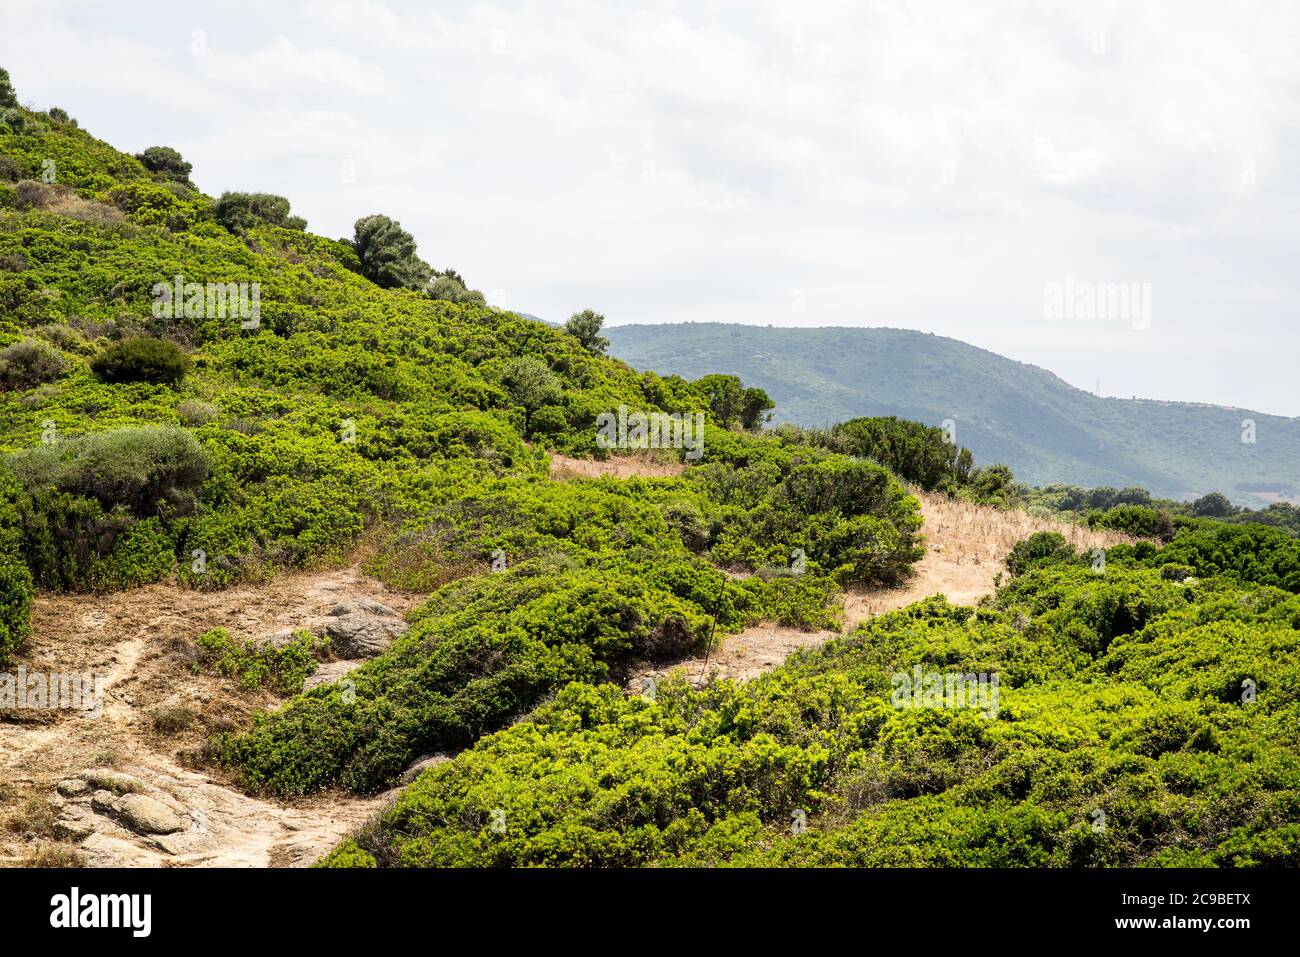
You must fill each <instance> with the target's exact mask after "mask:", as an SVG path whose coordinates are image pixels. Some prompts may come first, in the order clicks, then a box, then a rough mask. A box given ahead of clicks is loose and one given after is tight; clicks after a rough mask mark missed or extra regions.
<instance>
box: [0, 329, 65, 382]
mask: <svg viewBox="0 0 1300 957" xmlns="http://www.w3.org/2000/svg"><path fill="white" fill-rule="evenodd" d="M66 369H67V362H66V361H65V360H64V358H63V356H62V355H61V354H60V353H59V351H58V350H57V349H55V348H53V347H52V346H49V345H47V344H46V343H44V342H41V341H39V340H37V339H20V340H19V341H18V342H15V343H13V345H10V346H6V347H5V348H4V349H0V391H15V390H23V389H33V388H35V387H36V386H38V385H40V384H41V383H43V382H53V381H54V380H55V379H57V378H58V377H59V376H61V375H63V373H64V371H65V370H66Z"/></svg>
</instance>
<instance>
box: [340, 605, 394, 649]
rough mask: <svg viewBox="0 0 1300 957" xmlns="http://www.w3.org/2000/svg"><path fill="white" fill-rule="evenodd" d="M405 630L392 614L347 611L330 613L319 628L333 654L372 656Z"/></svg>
mask: <svg viewBox="0 0 1300 957" xmlns="http://www.w3.org/2000/svg"><path fill="white" fill-rule="evenodd" d="M339 607H340V608H342V607H344V606H342V605H340V606H339ZM337 610H338V609H335V611H337ZM409 629H410V626H409V625H407V624H406V622H404V621H402V619H400V618H398V617H395V616H393V617H390V616H388V615H378V614H375V613H373V612H368V611H350V612H347V613H345V614H341V615H336V614H334V613H333V612H331V613H330V616H329V617H328V618H326V619H325V621H324V622H323V627H322V629H321V631H322V633H323V634H324V635H325V637H326V638H328V639H329V643H330V651H332V652H333V653H334V655H335V656H336V657H338V658H373V657H374V656H375V655H377V654H380V653H381V652H383V650H384V649H385V648H387V647H388V646H389V645H390V644H392V641H393V639H394V638H396V637H398V636H399V635H404V634H406V632H407V631H408V630H409Z"/></svg>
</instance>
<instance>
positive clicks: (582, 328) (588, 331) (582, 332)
mask: <svg viewBox="0 0 1300 957" xmlns="http://www.w3.org/2000/svg"><path fill="white" fill-rule="evenodd" d="M604 325H605V317H604V316H602V315H601V314H600V313H598V312H596V311H595V310H592V309H584V310H582V312H575V313H574V314H573V315H571V316H570V317H569V321H568V322H566V323H565V324H564V328H565V329H566V330H568V332H569V335H571V336H573V337H574V338H575V339H577V340H578V341H579V342H581V343H582V347H583V348H584V349H586V350H587V351H588V352H590V353H591V354H592V355H593V356H601V355H604V354H605V350H606V349H608V348H609V340H608V339H606V338H605V337H604V336H602V335H601V334H600V330H601V328H602V327H603V326H604Z"/></svg>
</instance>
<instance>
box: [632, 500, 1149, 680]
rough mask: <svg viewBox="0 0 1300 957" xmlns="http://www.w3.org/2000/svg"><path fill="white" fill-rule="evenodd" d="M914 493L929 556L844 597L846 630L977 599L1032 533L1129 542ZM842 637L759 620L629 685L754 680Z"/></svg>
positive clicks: (1085, 543)
mask: <svg viewBox="0 0 1300 957" xmlns="http://www.w3.org/2000/svg"><path fill="white" fill-rule="evenodd" d="M912 492H913V494H914V495H916V497H917V498H918V499H919V500H920V502H921V514H922V517H923V519H924V522H925V524H924V526H923V529H922V531H923V533H924V535H925V540H926V549H925V555H924V556H923V557H922V558H921V560H920V561H919V562H917V563H916V565H915V566H913V576H912V578H911V580H910V581H909V582H908V583H907V584H906V585H904V586H903V587H901V588H873V589H860V590H852V591H850V592H848V593H847V594H846V595H845V596H844V626H845V627H844V630H845V631H852V630H853V629H854V628H856V627H857V626H858V625H859V624H861V623H862V622H863V621H866V620H867V619H868V618H872V617H874V616H875V615H879V614H883V613H884V612H888V611H896V610H898V609H899V608H906V607H907V606H908V605H910V604H912V603H914V602H917V601H920V600H921V599H923V598H928V597H929V596H931V595H944V596H946V597H947V599H948V601H950V602H952V603H953V604H955V605H975V604H978V603H979V600H980V599H981V598H983V597H984V596H985V595H990V594H992V593H993V591H994V590H995V588H996V587H997V584H996V583H997V577H998V575H999V574H1001V573H1003V572H1005V571H1006V563H1005V559H1006V556H1007V553H1008V552H1010V551H1011V549H1012V547H1013V546H1014V545H1015V544H1016V542H1018V541H1021V540H1022V539H1024V538H1028V537H1029V536H1030V535H1032V534H1033V533H1034V532H1039V531H1058V532H1060V533H1061V534H1063V535H1065V536H1066V538H1067V539H1068V540H1069V541H1070V542H1071V543H1072V544H1073V545H1074V546H1075V547H1077V548H1105V547H1108V546H1110V545H1117V544H1119V543H1120V542H1125V541H1130V539H1129V538H1127V537H1126V536H1123V535H1119V534H1117V533H1115V532H1096V531H1092V530H1090V529H1087V528H1083V527H1080V526H1078V525H1067V524H1064V523H1059V522H1054V521H1052V520H1051V519H1045V518H1038V517H1036V516H1033V515H1029V514H1028V513H1026V512H1022V511H1003V510H999V509H996V508H990V507H988V506H983V505H971V504H970V503H967V502H957V501H953V500H952V499H949V498H947V497H945V496H943V495H933V494H930V493H927V492H922V491H919V490H917V489H913V490H912ZM837 634H839V633H838V632H834V631H802V630H800V629H798V628H788V627H783V626H780V625H774V624H770V623H764V624H759V625H755V626H754V627H752V628H747V629H746V630H744V631H742V632H740V633H739V634H736V635H730V636H728V637H726V638H724V639H722V641H721V642H720V644H719V646H718V647H716V648H714V650H713V652H712V653H711V654H710V655H709V658H708V661H707V664H706V661H705V659H704V657H703V656H702V655H697V656H694V657H692V658H688V659H683V660H681V661H678V662H673V663H671V664H668V665H663V664H661V665H659V666H657V667H651V666H646V667H644V668H641V669H638V670H637V671H636V672H635V673H634V675H633V678H632V680H631V681H630V682H629V687H630V688H632V689H633V690H637V689H638V688H639V687H640V686H641V685H642V684H643V683H644V679H645V678H646V677H655V676H659V675H664V674H667V673H668V672H670V671H672V670H676V669H681V670H683V671H684V672H685V673H686V674H688V675H690V676H691V677H692V678H693V679H697V680H703V679H704V678H705V677H706V676H708V677H718V678H734V679H737V680H740V681H744V680H748V679H750V678H753V677H755V676H757V675H760V674H763V673H764V672H766V671H771V670H772V669H773V668H775V667H777V666H778V665H779V664H781V663H782V662H783V661H785V659H786V657H787V656H788V655H790V653H791V652H793V651H796V650H797V649H800V648H815V647H817V646H819V645H821V644H824V643H825V642H826V641H827V640H828V639H830V638H834V637H836V635H837Z"/></svg>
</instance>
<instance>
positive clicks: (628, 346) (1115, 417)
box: [607, 323, 1300, 503]
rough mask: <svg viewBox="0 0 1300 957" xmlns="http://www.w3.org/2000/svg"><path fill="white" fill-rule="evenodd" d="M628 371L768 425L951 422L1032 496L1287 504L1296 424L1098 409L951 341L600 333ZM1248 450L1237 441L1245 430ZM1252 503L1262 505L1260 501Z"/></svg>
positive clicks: (1257, 416)
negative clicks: (1062, 485) (771, 415)
mask: <svg viewBox="0 0 1300 957" xmlns="http://www.w3.org/2000/svg"><path fill="white" fill-rule="evenodd" d="M607 335H608V337H609V339H610V343H611V346H610V351H611V352H612V353H613V354H614V355H617V356H619V357H620V358H622V359H624V360H625V361H627V362H629V363H631V364H632V365H633V366H635V367H636V368H639V369H640V368H649V369H655V370H658V371H660V372H664V373H669V372H673V373H677V374H680V375H685V376H696V375H702V374H704V373H706V372H714V371H725V372H731V373H734V374H737V375H740V376H741V377H742V378H744V379H745V381H746V382H749V383H751V384H753V385H756V386H758V387H760V388H763V389H765V390H767V392H768V393H769V394H770V395H771V396H772V398H773V399H774V400H775V401H776V404H777V408H776V416H775V419H774V421H777V422H794V423H796V424H799V425H828V424H831V423H835V422H841V421H844V420H846V419H851V418H854V417H856V416H863V415H896V416H899V417H901V418H906V419H914V420H917V421H921V422H926V423H928V424H930V425H938V424H939V423H941V422H943V421H944V420H945V419H952V420H953V421H954V422H956V427H957V439H958V442H959V443H960V444H962V445H964V446H966V447H968V448H969V449H971V451H972V452H974V454H975V456H976V458H977V459H978V460H979V461H981V462H985V463H987V462H1006V463H1007V464H1008V465H1010V466H1011V467H1012V469H1013V470H1014V471H1015V473H1016V477H1017V478H1018V479H1020V480H1021V481H1024V482H1028V483H1030V484H1034V485H1046V484H1049V483H1053V482H1068V483H1073V484H1078V485H1089V486H1096V485H1109V486H1115V487H1124V486H1131V485H1139V486H1143V487H1146V488H1148V489H1150V490H1151V491H1152V492H1154V493H1156V494H1157V495H1161V496H1167V497H1173V498H1186V497H1192V496H1195V495H1200V494H1204V493H1205V492H1209V491H1216V490H1217V491H1223V492H1225V493H1226V494H1227V495H1229V497H1231V498H1233V499H1234V500H1236V501H1240V502H1253V503H1259V502H1263V501H1266V500H1268V498H1269V496H1270V495H1271V494H1273V493H1277V492H1283V493H1286V494H1295V492H1296V488H1297V476H1300V420H1297V419H1287V418H1282V417H1280V416H1272V415H1265V414H1262V413H1258V412H1250V411H1246V410H1241V409H1230V408H1224V407H1219V406H1209V405H1198V404H1195V403H1188V402H1156V401H1147V400H1132V399H1115V398H1100V397H1098V396H1095V395H1092V394H1090V393H1088V392H1084V391H1082V390H1080V389H1076V388H1074V387H1073V386H1071V385H1069V384H1068V383H1066V382H1064V381H1062V380H1061V379H1059V378H1057V377H1056V376H1054V375H1052V374H1051V373H1050V372H1048V371H1046V370H1044V369H1040V368H1038V367H1036V366H1031V365H1027V364H1025V363H1020V362H1014V361H1012V360H1010V359H1006V358H1004V357H1002V356H999V355H996V354H994V353H992V352H988V351H986V350H983V349H978V348H976V347H974V346H971V345H967V344H966V343H963V342H960V341H958V340H956V339H948V338H944V337H942V336H935V335H929V334H925V333H920V332H914V331H911V330H906V329H886V328H863V329H848V328H820V329H781V328H772V327H766V328H764V327H756V326H735V325H725V324H721V323H690V324H680V325H628V326H617V327H614V328H611V329H609V330H607ZM1246 419H1252V420H1254V422H1255V435H1256V439H1257V441H1256V442H1254V443H1253V444H1251V443H1246V442H1243V441H1242V435H1243V424H1242V423H1243V420H1246ZM1261 493H1262V494H1261Z"/></svg>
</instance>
